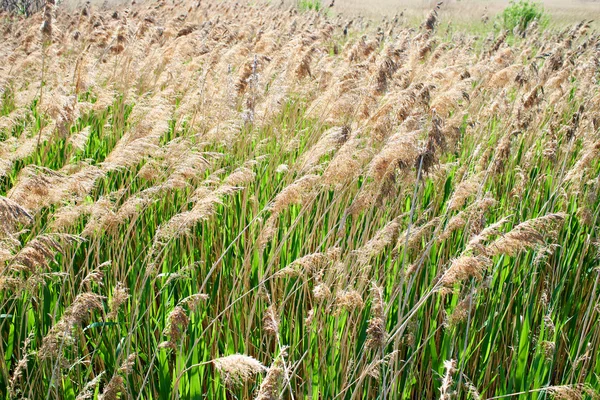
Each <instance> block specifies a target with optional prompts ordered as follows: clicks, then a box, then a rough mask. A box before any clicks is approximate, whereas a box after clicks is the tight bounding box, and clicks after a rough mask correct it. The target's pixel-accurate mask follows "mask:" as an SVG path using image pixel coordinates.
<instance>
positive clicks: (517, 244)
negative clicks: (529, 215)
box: [486, 213, 567, 256]
mask: <svg viewBox="0 0 600 400" xmlns="http://www.w3.org/2000/svg"><path fill="white" fill-rule="evenodd" d="M566 216H567V214H565V213H555V214H548V215H545V216H543V217H539V218H534V219H530V220H528V221H525V222H522V223H520V224H519V225H517V226H515V227H514V228H513V229H512V230H511V231H510V232H507V233H505V234H504V235H502V236H500V237H499V238H498V239H496V240H495V241H494V242H492V243H491V244H490V245H489V246H488V247H487V248H486V250H487V252H488V253H489V254H490V255H496V254H507V255H510V256H514V255H516V254H517V253H519V252H520V251H523V250H526V249H529V248H531V247H533V246H535V245H540V244H543V243H544V238H545V237H548V236H556V234H557V233H556V231H555V230H554V229H555V228H556V227H557V226H558V225H560V224H562V222H563V221H564V220H565V218H566Z"/></svg>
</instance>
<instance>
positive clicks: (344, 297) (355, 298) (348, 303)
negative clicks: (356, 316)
mask: <svg viewBox="0 0 600 400" xmlns="http://www.w3.org/2000/svg"><path fill="white" fill-rule="evenodd" d="M335 305H336V308H337V311H336V312H338V313H339V312H341V311H342V309H346V310H348V311H353V310H355V309H361V308H362V307H363V305H364V302H363V299H362V296H361V295H360V293H359V292H358V291H356V290H354V289H347V290H342V291H341V292H339V293H338V294H337V295H336V298H335Z"/></svg>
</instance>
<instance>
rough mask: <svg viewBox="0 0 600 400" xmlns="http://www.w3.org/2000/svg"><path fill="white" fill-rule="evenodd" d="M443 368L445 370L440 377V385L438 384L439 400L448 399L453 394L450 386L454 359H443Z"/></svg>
mask: <svg viewBox="0 0 600 400" xmlns="http://www.w3.org/2000/svg"><path fill="white" fill-rule="evenodd" d="M444 369H445V370H446V372H445V373H444V376H443V377H442V385H441V386H440V400H450V399H451V398H452V396H453V392H452V391H451V387H452V384H453V383H454V379H453V378H452V375H454V373H455V372H456V361H455V360H446V361H444Z"/></svg>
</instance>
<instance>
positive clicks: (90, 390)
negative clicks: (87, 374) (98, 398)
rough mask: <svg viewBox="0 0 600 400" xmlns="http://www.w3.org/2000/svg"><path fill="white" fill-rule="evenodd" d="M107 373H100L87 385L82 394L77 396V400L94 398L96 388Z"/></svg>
mask: <svg viewBox="0 0 600 400" xmlns="http://www.w3.org/2000/svg"><path fill="white" fill-rule="evenodd" d="M104 374H105V371H102V372H100V373H99V374H98V375H96V377H95V378H94V379H92V380H91V381H89V382H88V383H86V384H85V386H84V387H83V389H81V392H79V394H78V395H77V397H76V398H75V400H88V399H91V398H93V397H94V392H95V391H96V386H98V384H99V383H100V380H101V379H102V377H103V376H104Z"/></svg>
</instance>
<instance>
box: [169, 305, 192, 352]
mask: <svg viewBox="0 0 600 400" xmlns="http://www.w3.org/2000/svg"><path fill="white" fill-rule="evenodd" d="M189 323H190V319H189V317H188V316H187V313H186V312H185V310H184V309H183V307H181V306H176V307H175V308H174V309H173V311H171V313H170V314H169V318H168V324H167V328H166V329H165V335H168V336H169V343H170V344H171V345H173V346H175V345H176V344H177V342H178V341H179V339H180V338H181V335H182V332H183V331H184V330H186V329H187V327H188V325H189Z"/></svg>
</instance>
